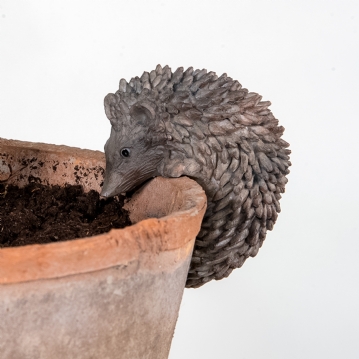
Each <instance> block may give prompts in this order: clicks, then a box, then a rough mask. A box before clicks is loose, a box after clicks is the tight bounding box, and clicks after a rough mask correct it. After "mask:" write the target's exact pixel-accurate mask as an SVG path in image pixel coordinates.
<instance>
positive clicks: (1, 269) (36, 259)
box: [0, 138, 206, 284]
mask: <svg viewBox="0 0 359 359" xmlns="http://www.w3.org/2000/svg"><path fill="white" fill-rule="evenodd" d="M6 148H12V149H15V148H21V149H23V150H31V151H37V153H38V152H39V151H46V152H51V153H55V154H60V153H61V154H63V153H67V154H71V155H72V156H73V155H74V154H76V156H81V157H82V158H83V159H85V160H86V159H91V158H95V159H96V160H98V161H99V163H101V162H102V164H103V167H104V166H105V159H104V154H103V153H102V152H100V151H92V150H87V149H79V148H74V147H69V146H63V145H61V146H59V145H52V144H44V143H33V142H23V141H14V140H4V139H1V138H0V153H1V152H3V151H4V150H6ZM153 190H155V191H159V193H161V197H163V198H168V200H171V201H172V203H171V206H170V208H169V212H168V214H167V215H166V216H163V217H161V218H148V219H145V220H142V221H140V222H138V223H136V224H133V225H131V226H128V227H126V228H123V229H112V230H110V231H109V232H107V233H103V234H101V235H97V236H93V237H88V238H79V239H74V240H69V241H64V242H55V243H47V244H41V245H40V244H34V245H27V246H22V247H10V248H0V284H10V283H18V282H28V281H33V280H40V279H49V278H59V277H64V276H68V275H73V274H79V273H88V272H93V271H98V270H102V269H106V268H110V267H114V266H119V265H127V264H128V263H129V262H132V261H134V260H137V259H138V258H139V257H140V256H143V255H150V256H153V255H158V254H159V253H161V252H165V251H172V250H176V249H179V248H183V250H184V252H185V253H183V254H186V255H188V253H189V251H192V248H193V243H192V241H193V240H194V238H195V237H196V235H197V234H198V232H199V229H200V226H201V221H202V217H203V215H204V212H205V210H206V195H205V193H204V191H203V189H202V188H201V187H200V186H199V185H198V184H197V183H196V182H195V181H193V180H191V179H189V178H187V177H180V178H171V179H168V178H162V177H157V178H155V179H153V180H151V181H150V182H149V183H147V184H146V185H145V186H144V187H143V188H142V189H141V190H140V191H141V192H142V194H146V191H153ZM173 190H175V191H178V192H181V196H178V195H176V196H174V197H173V196H172V198H170V197H171V196H170V193H171V191H173ZM163 191H167V192H168V193H163ZM148 193H149V192H148ZM150 212H151V211H149V212H148V214H149V216H150ZM167 233H171V236H170V238H168V237H169V236H168V235H167V236H166V234H167Z"/></svg>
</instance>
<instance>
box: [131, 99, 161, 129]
mask: <svg viewBox="0 0 359 359" xmlns="http://www.w3.org/2000/svg"><path fill="white" fill-rule="evenodd" d="M130 115H131V117H132V118H133V119H134V120H135V121H137V122H138V123H140V124H142V125H144V124H146V123H148V122H152V121H154V119H155V118H156V112H155V109H154V108H153V107H152V106H151V105H150V104H148V103H137V104H136V105H134V106H132V107H131V110H130Z"/></svg>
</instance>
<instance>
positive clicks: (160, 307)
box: [0, 139, 206, 359]
mask: <svg viewBox="0 0 359 359" xmlns="http://www.w3.org/2000/svg"><path fill="white" fill-rule="evenodd" d="M0 156H1V157H0V165H1V168H0V175H1V177H0V180H4V179H6V178H7V177H9V173H6V169H8V168H9V166H8V164H10V166H11V171H12V173H14V172H15V171H16V170H18V169H20V168H22V167H24V165H25V164H27V166H26V168H25V169H23V170H21V171H20V172H18V174H17V175H16V176H13V177H12V178H11V180H10V181H11V182H12V183H16V184H20V185H24V184H25V183H26V182H27V181H28V180H29V178H30V180H31V179H32V177H31V176H33V177H36V178H37V180H39V181H44V182H45V183H49V184H64V183H82V184H84V185H85V187H86V186H87V189H88V190H89V189H91V188H97V189H98V188H99V183H100V182H101V181H102V173H103V171H102V170H101V169H102V168H103V166H104V157H103V154H102V153H100V152H93V151H86V150H80V149H74V148H70V147H65V146H52V145H45V144H30V143H22V142H19V141H15V142H13V141H8V140H2V139H0ZM53 161H55V163H57V162H58V165H57V166H55V167H56V169H54V168H53V166H54V163H53ZM41 164H42V165H41ZM76 166H78V167H77V168H80V169H82V173H86V174H87V176H85V178H83V177H82V175H81V173H79V170H77V169H75V167H76ZM35 167H36V168H35ZM89 168H93V169H94V170H93V171H95V172H96V174H97V176H98V177H97V178H96V176H95V174H94V173H92V172H91V171H89V170H88V169H89ZM75 172H76V173H75ZM53 175H55V176H53ZM151 197H153V198H156V201H152V202H151V200H148V198H151ZM134 202H135V204H134V203H132V202H129V203H128V204H127V206H128V208H129V210H130V211H131V216H132V220H133V221H134V222H137V221H138V223H137V224H135V225H133V226H130V227H127V228H125V229H119V230H112V231H110V232H109V233H107V234H104V235H101V236H95V237H92V238H87V239H78V240H74V241H69V242H60V243H51V244H46V245H33V246H25V247H17V248H4V249H0V318H1V321H0V353H1V359H19V358H21V359H33V358H39V359H50V358H51V359H52V358H54V359H56V358H65V357H67V358H76V359H90V358H101V359H105V358H108V359H110V358H111V359H112V358H116V359H117V358H119V359H121V358H123V359H124V358H126V359H128V358H131V359H132V358H133V359H137V358H138V359H140V358H141V359H142V358H149V359H151V358H153V359H161V358H167V357H168V352H169V348H170V344H171V339H172V336H173V332H174V327H175V323H176V320H177V316H178V310H179V306H180V302H181V298H182V293H183V289H184V285H185V282H186V277H187V273H188V267H189V263H190V258H191V254H192V249H193V243H194V239H195V237H196V235H197V232H198V231H199V228H200V223H201V219H202V216H203V214H204V212H205V206H206V198H205V194H204V192H203V191H202V189H201V188H200V187H199V186H198V185H197V184H196V183H195V182H194V181H192V180H190V179H188V178H179V179H170V180H168V179H163V178H156V179H155V180H153V181H151V182H149V183H148V184H147V185H146V186H145V187H144V188H142V189H141V190H140V192H139V194H138V195H136V196H135V198H134ZM151 203H152V204H153V205H154V206H152V205H151ZM160 203H162V204H163V205H159V204H160ZM163 216H164V217H163ZM146 218H148V219H146Z"/></svg>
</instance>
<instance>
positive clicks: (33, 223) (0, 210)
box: [0, 183, 131, 248]
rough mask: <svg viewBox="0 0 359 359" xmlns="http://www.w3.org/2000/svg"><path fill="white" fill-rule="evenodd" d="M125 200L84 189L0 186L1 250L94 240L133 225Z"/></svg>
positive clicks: (35, 185) (74, 187)
mask: <svg viewBox="0 0 359 359" xmlns="http://www.w3.org/2000/svg"><path fill="white" fill-rule="evenodd" d="M124 199H125V197H121V198H117V197H115V198H110V199H106V200H105V199H100V197H99V194H98V193H97V192H96V191H93V190H92V191H90V192H88V193H84V191H83V188H82V187H81V186H78V185H77V186H72V185H68V186H65V187H60V186H45V185H41V184H39V183H30V184H28V185H27V186H26V187H24V188H19V187H17V186H12V185H8V186H6V185H5V184H0V248H1V247H16V246H24V245H27V244H42V243H50V242H58V241H65V240H70V239H75V238H83V237H90V236H94V235H97V234H100V233H104V232H108V231H109V230H110V229H111V228H123V227H126V226H128V225H130V224H131V222H130V219H129V217H128V214H127V212H126V211H125V210H123V209H122V207H123V204H124Z"/></svg>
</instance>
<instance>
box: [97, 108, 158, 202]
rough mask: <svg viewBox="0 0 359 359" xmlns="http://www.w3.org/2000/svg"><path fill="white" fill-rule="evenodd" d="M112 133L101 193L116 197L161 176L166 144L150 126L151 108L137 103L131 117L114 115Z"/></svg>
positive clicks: (107, 146) (107, 143)
mask: <svg viewBox="0 0 359 359" xmlns="http://www.w3.org/2000/svg"><path fill="white" fill-rule="evenodd" d="M110 121H111V123H112V129H111V135H110V138H109V139H108V140H107V142H106V145H105V154H106V172H105V181H104V185H103V188H102V192H101V195H102V196H103V197H112V196H115V195H117V194H120V193H123V192H127V191H129V190H131V189H132V188H134V187H136V186H138V185H140V184H141V183H143V182H145V181H146V180H147V179H149V178H151V177H153V176H156V175H157V167H158V166H159V164H160V162H161V161H162V159H163V151H164V146H163V145H162V144H161V143H160V142H158V141H157V143H153V136H151V131H150V129H149V126H148V121H150V118H149V114H148V111H147V110H146V109H143V108H142V107H141V106H136V105H135V106H133V108H131V109H130V111H129V113H128V114H127V116H125V115H123V114H117V116H116V117H111V118H110Z"/></svg>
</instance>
